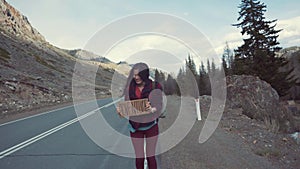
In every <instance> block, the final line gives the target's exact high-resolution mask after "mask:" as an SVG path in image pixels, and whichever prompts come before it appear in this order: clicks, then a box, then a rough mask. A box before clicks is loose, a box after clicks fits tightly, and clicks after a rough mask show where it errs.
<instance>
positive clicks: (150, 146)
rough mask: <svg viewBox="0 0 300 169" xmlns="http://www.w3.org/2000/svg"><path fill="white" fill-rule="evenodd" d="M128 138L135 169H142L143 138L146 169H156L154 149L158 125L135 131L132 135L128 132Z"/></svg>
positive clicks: (143, 156) (143, 155) (143, 157)
mask: <svg viewBox="0 0 300 169" xmlns="http://www.w3.org/2000/svg"><path fill="white" fill-rule="evenodd" d="M130 136H131V141H132V144H133V147H134V151H135V157H136V158H135V166H136V169H144V160H145V153H144V138H146V156H147V162H148V167H149V169H157V163H156V159H155V149H156V143H157V138H158V125H157V124H155V125H154V126H152V127H151V128H150V129H148V130H145V131H139V130H137V131H136V132H134V133H131V132H130Z"/></svg>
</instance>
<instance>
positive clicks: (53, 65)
mask: <svg viewBox="0 0 300 169" xmlns="http://www.w3.org/2000/svg"><path fill="white" fill-rule="evenodd" d="M70 53H72V52H71V51H67V50H62V49H59V48H57V47H55V46H53V45H51V44H49V43H48V42H47V41H46V40H45V38H44V37H43V36H42V35H41V34H40V33H39V32H38V31H37V30H36V29H34V28H33V27H32V26H31V25H30V23H29V21H28V19H27V18H26V17H25V16H23V15H22V14H21V13H20V12H19V11H17V10H16V9H14V8H13V7H12V6H11V5H9V4H8V3H7V2H6V1H4V0H0V118H3V117H6V116H8V115H10V114H16V113H21V112H23V111H28V110H30V109H36V108H38V107H43V106H45V105H47V106H49V105H51V104H58V103H63V102H71V101H72V76H73V73H74V71H73V69H74V65H75V63H76V62H77V63H80V64H83V65H86V66H95V65H96V66H98V67H99V68H98V72H97V73H96V77H97V78H96V85H95V89H96V92H95V93H96V95H97V97H107V96H109V95H110V90H109V89H110V83H111V79H112V76H113V74H114V71H113V70H112V69H110V68H109V67H108V66H107V67H103V66H104V65H106V64H107V63H108V62H109V63H110V61H109V60H105V63H103V62H99V61H97V60H94V61H90V60H82V59H76V58H75V57H74V56H73V55H71V54H70ZM100 61H101V60H100ZM110 64H113V63H110ZM78 76H79V77H82V79H84V78H85V76H84V75H82V74H78ZM86 83H87V85H94V84H91V82H89V81H87V82H86Z"/></svg>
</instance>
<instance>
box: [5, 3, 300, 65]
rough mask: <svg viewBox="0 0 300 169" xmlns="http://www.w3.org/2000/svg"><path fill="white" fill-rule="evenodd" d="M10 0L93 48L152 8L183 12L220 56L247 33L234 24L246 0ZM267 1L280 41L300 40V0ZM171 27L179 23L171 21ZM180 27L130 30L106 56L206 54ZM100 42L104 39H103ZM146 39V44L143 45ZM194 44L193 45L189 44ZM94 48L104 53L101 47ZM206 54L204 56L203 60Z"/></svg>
mask: <svg viewBox="0 0 300 169" xmlns="http://www.w3.org/2000/svg"><path fill="white" fill-rule="evenodd" d="M7 2H8V3H9V4H11V5H12V6H13V7H15V8H16V9H17V10H19V11H20V12H21V13H22V14H23V15H25V16H27V18H28V20H29V22H30V23H31V25H32V26H33V27H34V28H36V29H37V30H38V31H39V32H40V33H41V34H42V35H43V36H44V37H45V38H46V40H47V41H48V42H50V43H51V44H53V45H55V46H57V47H60V48H63V49H78V48H80V49H87V45H88V44H89V43H90V40H91V39H93V38H94V37H95V36H96V35H97V33H98V32H101V31H102V30H103V28H105V27H109V26H110V24H112V23H114V22H117V21H120V20H122V19H123V20H124V18H126V17H128V16H132V15H138V14H143V13H147V12H148V13H149V12H154V13H161V14H166V15H171V16H173V17H178V18H179V19H178V20H184V21H185V22H187V23H189V24H190V25H192V26H194V27H196V28H197V30H198V31H199V32H200V33H199V34H202V35H203V38H206V39H205V40H204V41H205V43H209V44H210V45H211V47H212V48H213V50H214V52H215V53H216V55H218V56H221V55H222V53H223V50H224V47H225V43H226V42H228V44H229V47H230V48H231V49H235V48H236V47H237V46H239V45H241V44H242V38H243V37H242V36H241V34H240V31H241V30H240V29H239V28H236V27H233V26H232V24H235V23H238V21H237V18H238V16H239V14H238V12H239V8H238V6H239V4H240V3H241V0H207V1H202V0H190V1H182V0H164V1H159V0H151V1H149V0H130V1H121V0H109V1H104V0H76V1H73V0H42V1H41V0H26V1H23V0H7ZM261 2H263V3H265V4H266V5H267V12H266V13H265V17H266V20H273V19H278V21H277V26H276V27H275V29H283V30H282V31H281V32H280V33H279V38H278V41H279V42H280V46H282V47H284V48H285V47H291V46H300V10H299V6H300V1H299V0H285V1H283V0H262V1H261ZM147 22H148V21H147V20H143V21H140V24H141V25H137V27H138V26H143V25H146V24H147ZM153 22H154V21H153ZM124 27H126V25H125V26H124ZM124 27H122V25H121V26H120V27H119V29H118V30H119V32H122V31H123V28H124ZM170 29H176V28H174V27H173V28H172V27H170ZM187 29H189V28H187ZM170 31H171V32H172V30H170ZM185 31H188V30H185ZM174 32H175V34H173V35H174V36H175V38H174V36H159V35H157V34H150V35H145V34H143V35H132V36H128V37H127V38H123V39H120V41H118V42H116V43H115V44H113V45H112V46H111V51H110V52H107V53H105V56H106V57H108V59H110V60H112V61H115V62H118V61H120V60H126V59H124V57H125V56H124V55H127V56H128V55H135V56H136V54H137V53H138V52H139V51H143V52H141V53H143V54H145V51H144V50H146V51H147V50H149V49H153V50H155V52H154V53H156V54H157V53H159V52H158V51H161V52H160V53H161V54H162V55H164V54H166V52H167V53H171V55H173V56H175V57H177V55H184V57H185V58H186V56H187V53H192V54H193V52H192V51H193V50H195V53H196V54H195V55H196V57H195V59H196V61H197V62H198V61H199V62H200V60H201V59H199V58H198V57H197V51H198V49H194V48H195V46H196V45H195V44H190V43H192V40H191V41H189V40H187V39H185V40H183V39H182V38H178V37H177V36H176V33H177V34H180V33H179V32H176V30H174ZM181 32H182V30H181ZM112 33H114V32H112ZM186 33H187V32H186ZM176 37H177V39H176ZM186 41H189V42H186ZM97 42H102V43H103V40H99V41H97ZM104 43H105V42H104ZM141 44H142V46H143V47H140V46H139V45H141ZM198 45H199V44H198ZM191 46H192V47H193V48H192V49H191V48H188V47H191ZM187 48H188V49H187ZM112 49H114V50H112ZM93 52H95V53H96V54H99V53H97V51H93ZM150 53H151V52H150ZM101 55H103V53H101ZM128 57H129V56H128ZM125 58H126V57H125ZM197 59H199V60H197ZM205 59H206V58H205ZM128 60H130V59H128ZM203 60H204V59H203V58H202V60H201V61H203ZM156 64H159V63H158V62H157V63H156Z"/></svg>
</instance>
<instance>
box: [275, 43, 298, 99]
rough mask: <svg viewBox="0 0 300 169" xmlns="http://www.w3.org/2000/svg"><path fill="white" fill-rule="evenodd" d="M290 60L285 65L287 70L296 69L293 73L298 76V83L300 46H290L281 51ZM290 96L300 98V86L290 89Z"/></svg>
mask: <svg viewBox="0 0 300 169" xmlns="http://www.w3.org/2000/svg"><path fill="white" fill-rule="evenodd" d="M279 55H280V56H283V57H285V58H287V59H288V60H289V63H288V64H287V66H286V67H285V68H286V69H287V70H290V69H294V70H293V72H292V74H293V75H294V76H295V77H296V78H298V81H297V82H298V83H299V84H300V47H296V46H295V47H290V48H286V49H283V50H281V52H280V53H279ZM288 97H289V98H290V99H294V100H295V99H296V100H300V86H294V87H292V88H291V89H290V92H289V95H288Z"/></svg>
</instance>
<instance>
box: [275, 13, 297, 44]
mask: <svg viewBox="0 0 300 169" xmlns="http://www.w3.org/2000/svg"><path fill="white" fill-rule="evenodd" d="M277 29H282V31H281V32H280V33H279V37H278V41H279V42H280V43H281V45H282V46H284V47H290V46H299V45H300V16H297V17H293V18H289V19H285V20H278V21H277Z"/></svg>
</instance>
